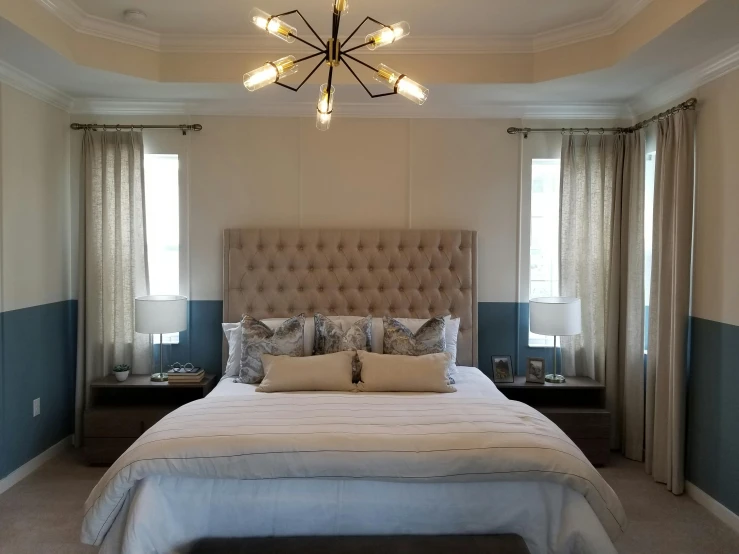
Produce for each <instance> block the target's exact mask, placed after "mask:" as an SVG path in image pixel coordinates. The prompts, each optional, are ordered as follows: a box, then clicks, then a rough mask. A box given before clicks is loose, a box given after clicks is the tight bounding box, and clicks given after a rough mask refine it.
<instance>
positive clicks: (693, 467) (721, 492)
mask: <svg viewBox="0 0 739 554" xmlns="http://www.w3.org/2000/svg"><path fill="white" fill-rule="evenodd" d="M691 327H692V340H691V352H690V374H689V377H688V404H687V434H688V436H687V451H686V478H687V479H688V480H689V481H690V482H692V483H693V484H694V485H696V486H697V487H698V488H700V489H701V490H703V491H704V492H705V493H707V494H709V495H711V496H712V497H713V498H715V499H716V500H718V501H719V502H721V504H723V505H724V506H726V507H727V508H729V509H730V510H732V511H733V512H734V513H736V514H739V327H737V326H735V325H728V324H725V323H718V322H716V321H711V320H707V319H701V318H697V317H694V318H692V321H691Z"/></svg>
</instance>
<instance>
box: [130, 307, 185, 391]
mask: <svg viewBox="0 0 739 554" xmlns="http://www.w3.org/2000/svg"><path fill="white" fill-rule="evenodd" d="M135 303H136V332H137V333H143V334H147V335H159V373H154V374H153V375H152V376H151V380H152V381H159V382H161V381H167V380H168V379H167V373H166V372H165V371H164V366H163V360H164V352H163V351H162V349H163V348H164V344H162V335H164V334H165V333H179V332H180V331H184V330H186V329H187V297H185V296H174V295H152V296H139V297H138V298H136V300H135Z"/></svg>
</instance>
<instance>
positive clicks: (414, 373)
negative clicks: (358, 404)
mask: <svg viewBox="0 0 739 554" xmlns="http://www.w3.org/2000/svg"><path fill="white" fill-rule="evenodd" d="M357 354H358V355H359V362H360V364H361V366H362V380H361V382H360V383H359V390H360V391H363V392H456V390H457V389H456V388H454V387H453V386H451V385H450V384H449V381H448V378H447V366H448V365H449V362H450V361H451V354H449V352H441V353H439V354H426V355H424V356H395V355H389V354H375V353H373V352H361V351H360V352H357Z"/></svg>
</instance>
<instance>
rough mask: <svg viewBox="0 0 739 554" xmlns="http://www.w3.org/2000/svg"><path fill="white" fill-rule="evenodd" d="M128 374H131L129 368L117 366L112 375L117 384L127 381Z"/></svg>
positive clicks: (123, 365) (121, 365)
mask: <svg viewBox="0 0 739 554" xmlns="http://www.w3.org/2000/svg"><path fill="white" fill-rule="evenodd" d="M129 373H131V366H130V365H128V364H118V365H117V366H115V367H114V368H113V375H115V378H116V379H117V380H118V382H119V383H122V382H123V381H125V380H126V379H128V375H129Z"/></svg>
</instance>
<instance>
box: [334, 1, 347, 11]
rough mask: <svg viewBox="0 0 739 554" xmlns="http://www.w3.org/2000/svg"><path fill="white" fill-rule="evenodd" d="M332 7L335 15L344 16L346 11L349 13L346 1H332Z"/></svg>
mask: <svg viewBox="0 0 739 554" xmlns="http://www.w3.org/2000/svg"><path fill="white" fill-rule="evenodd" d="M332 3H333V5H334V13H336V14H339V13H341V14H344V13H346V12H347V11H349V1H348V0H333V2H332Z"/></svg>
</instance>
